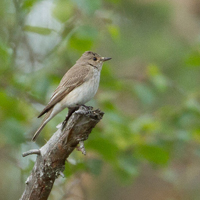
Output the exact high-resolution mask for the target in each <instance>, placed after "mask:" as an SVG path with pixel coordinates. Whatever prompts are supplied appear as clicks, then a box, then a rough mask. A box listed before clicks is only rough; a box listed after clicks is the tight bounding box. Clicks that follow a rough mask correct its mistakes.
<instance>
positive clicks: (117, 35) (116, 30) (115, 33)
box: [108, 24, 120, 40]
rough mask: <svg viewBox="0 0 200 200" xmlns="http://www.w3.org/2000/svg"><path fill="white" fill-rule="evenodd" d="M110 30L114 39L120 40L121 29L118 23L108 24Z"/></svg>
mask: <svg viewBox="0 0 200 200" xmlns="http://www.w3.org/2000/svg"><path fill="white" fill-rule="evenodd" d="M108 32H109V33H110V35H111V37H112V39H113V40H119V39H120V29H119V27H118V26H116V25H113V24H111V25H108Z"/></svg>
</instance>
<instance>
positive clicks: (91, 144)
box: [86, 137, 118, 162]
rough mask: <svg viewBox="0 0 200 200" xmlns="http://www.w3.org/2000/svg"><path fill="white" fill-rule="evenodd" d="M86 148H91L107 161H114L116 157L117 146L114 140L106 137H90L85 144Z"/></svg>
mask: <svg viewBox="0 0 200 200" xmlns="http://www.w3.org/2000/svg"><path fill="white" fill-rule="evenodd" d="M86 146H87V147H86V149H92V150H94V151H96V152H98V153H99V154H100V155H101V156H103V158H104V159H105V160H107V161H109V162H113V161H114V162H115V161H116V159H117V157H116V155H117V152H118V148H117V146H116V145H115V144H114V142H112V141H109V140H108V139H106V138H100V137H98V138H96V137H95V138H91V137H90V140H89V141H88V142H87V144H86Z"/></svg>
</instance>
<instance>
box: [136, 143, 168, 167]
mask: <svg viewBox="0 0 200 200" xmlns="http://www.w3.org/2000/svg"><path fill="white" fill-rule="evenodd" d="M136 152H137V153H138V155H139V157H143V158H145V159H146V160H148V161H150V162H153V163H155V164H160V165H164V164H167V162H168V160H169V152H168V151H166V150H165V149H164V148H163V147H160V146H156V145H141V146H139V147H138V148H137V150H136Z"/></svg>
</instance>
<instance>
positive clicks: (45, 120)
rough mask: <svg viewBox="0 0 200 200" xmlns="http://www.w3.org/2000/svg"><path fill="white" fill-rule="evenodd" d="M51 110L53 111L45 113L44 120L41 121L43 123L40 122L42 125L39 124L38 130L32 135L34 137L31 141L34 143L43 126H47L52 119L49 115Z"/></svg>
mask: <svg viewBox="0 0 200 200" xmlns="http://www.w3.org/2000/svg"><path fill="white" fill-rule="evenodd" d="M52 110H53V109H51V110H49V111H48V112H47V113H46V115H45V117H44V119H43V121H42V124H41V126H40V127H39V128H38V130H37V131H36V132H35V134H34V136H33V138H32V141H35V140H36V139H37V137H38V135H39V134H40V132H41V131H42V129H43V128H44V126H45V125H46V124H47V122H49V121H50V119H51V118H52V117H51V118H50V114H51V112H52Z"/></svg>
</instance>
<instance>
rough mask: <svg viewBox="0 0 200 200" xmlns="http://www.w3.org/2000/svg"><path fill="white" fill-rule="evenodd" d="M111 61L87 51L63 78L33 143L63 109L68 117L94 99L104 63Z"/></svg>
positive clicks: (45, 112) (45, 110)
mask: <svg viewBox="0 0 200 200" xmlns="http://www.w3.org/2000/svg"><path fill="white" fill-rule="evenodd" d="M110 59H111V58H107V57H101V56H100V55H98V54H97V53H93V52H91V51H86V52H85V53H84V54H83V55H82V56H81V57H80V58H79V59H78V60H77V61H76V64H75V65H74V66H73V67H71V68H70V69H69V70H68V71H67V73H66V74H65V75H64V76H63V78H62V79H61V81H60V84H59V85H58V87H57V88H56V90H55V91H54V93H53V95H52V97H51V99H50V101H49V103H48V104H47V106H46V107H45V108H44V109H43V111H42V112H41V113H40V114H39V116H38V118H39V117H41V116H42V115H44V114H46V116H45V118H44V120H43V122H42V124H41V126H40V127H39V128H38V130H37V131H36V132H35V134H34V136H33V138H32V140H33V141H35V140H36V138H37V136H38V135H39V133H40V132H41V130H42V129H43V128H44V126H45V125H46V124H47V123H48V122H49V121H50V120H51V119H52V118H53V117H54V116H55V115H57V114H58V113H59V112H61V111H62V110H63V109H65V108H66V107H67V108H68V109H69V112H68V116H70V115H71V114H72V113H73V112H74V110H75V109H76V108H77V107H79V106H81V105H84V104H85V103H86V102H88V101H90V100H91V99H92V98H93V97H94V95H95V94H96V92H97V90H98V87H99V81H100V73H101V69H102V65H103V62H104V61H107V60H110Z"/></svg>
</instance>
